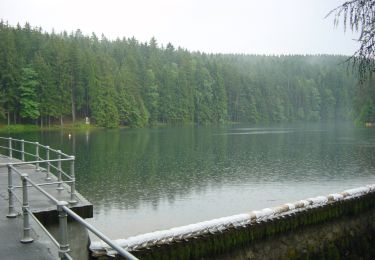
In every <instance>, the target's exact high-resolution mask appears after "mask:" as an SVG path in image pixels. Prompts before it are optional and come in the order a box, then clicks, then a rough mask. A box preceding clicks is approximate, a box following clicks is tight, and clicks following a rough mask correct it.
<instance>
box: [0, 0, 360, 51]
mask: <svg viewBox="0 0 375 260" xmlns="http://www.w3.org/2000/svg"><path fill="white" fill-rule="evenodd" d="M342 2H344V1H343V0H132V1H131V0H105V1H104V0H103V1H100V0H0V18H1V19H3V20H4V21H8V22H9V24H11V25H16V24H17V23H20V24H22V25H23V24H24V23H25V22H29V23H30V24H31V25H32V26H41V27H42V28H43V29H44V30H46V31H51V30H52V28H54V29H55V31H56V32H60V31H63V30H66V31H68V32H71V31H75V30H76V29H78V28H79V29H81V30H82V31H83V33H84V34H86V35H90V34H91V32H95V33H96V34H97V35H98V36H100V35H101V34H102V33H104V34H105V35H106V36H107V38H109V39H115V38H117V37H120V38H122V37H132V36H134V37H135V38H136V39H138V40H139V41H141V42H144V41H149V39H150V38H151V37H152V36H154V37H155V38H156V39H157V40H158V42H159V44H164V45H165V44H166V43H168V42H171V43H172V44H173V45H174V46H176V47H177V46H181V47H183V48H187V49H188V50H191V51H196V50H199V51H204V52H208V53H247V54H252V53H257V54H282V53H283V54H289V53H292V54H318V53H325V54H348V55H350V54H352V53H353V52H354V50H355V49H356V47H357V46H358V44H357V43H356V42H355V41H353V39H354V38H356V37H355V35H353V34H352V33H351V32H346V33H344V31H343V29H342V28H336V29H335V28H334V26H333V17H331V18H327V19H324V17H325V15H326V14H327V13H328V12H329V11H330V10H331V9H333V8H334V7H336V6H338V5H339V4H340V3H342Z"/></svg>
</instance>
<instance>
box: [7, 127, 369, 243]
mask: <svg viewBox="0 0 375 260" xmlns="http://www.w3.org/2000/svg"><path fill="white" fill-rule="evenodd" d="M68 133H69V132H60V131H56V132H40V133H22V134H17V135H12V136H13V137H21V138H24V139H28V140H38V141H39V142H40V143H42V144H48V145H50V146H51V147H53V148H58V149H61V150H63V151H64V152H66V153H69V154H75V155H76V177H77V189H78V190H79V192H80V193H81V194H82V195H84V196H85V197H86V198H88V199H89V200H90V201H91V202H92V203H93V204H94V219H92V220H90V222H91V223H94V224H95V225H96V226H97V227H98V228H99V229H101V230H102V231H103V232H104V233H106V234H108V235H109V236H110V237H111V238H113V239H117V238H125V237H128V236H131V235H136V234H140V233H145V232H151V231H155V230H160V229H166V228H171V227H174V226H179V225H185V224H191V223H195V222H198V221H204V220H209V219H212V218H218V217H224V216H230V215H233V214H237V213H244V212H248V211H251V210H256V209H262V208H265V207H270V206H276V205H279V204H282V203H285V202H292V201H295V200H300V199H304V198H308V197H310V196H318V195H325V194H329V193H332V192H337V191H342V190H344V189H348V188H352V187H357V186H361V185H365V184H369V183H375V153H374V150H375V128H370V129H364V128H354V127H352V126H351V125H349V124H336V125H311V124H309V125H292V126H274V127H270V126H266V127H250V126H226V127H201V128H195V127H176V128H160V129H120V130H118V129H116V130H92V131H89V132H85V131H77V132H70V133H71V134H72V138H71V139H69V138H68Z"/></svg>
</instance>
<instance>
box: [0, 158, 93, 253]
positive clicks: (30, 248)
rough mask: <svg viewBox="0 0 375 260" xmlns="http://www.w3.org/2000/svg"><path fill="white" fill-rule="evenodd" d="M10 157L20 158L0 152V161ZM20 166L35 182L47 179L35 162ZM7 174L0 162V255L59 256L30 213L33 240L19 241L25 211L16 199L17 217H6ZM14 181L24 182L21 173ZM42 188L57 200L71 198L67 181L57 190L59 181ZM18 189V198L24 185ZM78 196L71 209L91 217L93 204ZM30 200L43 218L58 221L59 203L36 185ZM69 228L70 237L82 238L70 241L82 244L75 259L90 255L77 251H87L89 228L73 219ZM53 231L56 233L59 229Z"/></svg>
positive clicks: (35, 211)
mask: <svg viewBox="0 0 375 260" xmlns="http://www.w3.org/2000/svg"><path fill="white" fill-rule="evenodd" d="M9 161H12V162H16V161H18V160H16V159H10V158H8V157H6V156H3V155H0V165H1V164H3V163H7V162H9ZM17 168H18V169H20V170H21V172H22V173H27V174H28V175H29V177H30V179H31V180H33V181H34V182H36V183H45V182H46V181H45V172H43V171H36V170H35V167H34V166H33V165H23V166H17ZM7 174H8V172H7V167H6V166H0V259H17V260H18V259H31V260H33V259H59V258H58V251H57V248H56V246H55V245H54V244H53V243H52V241H51V240H50V239H49V238H48V237H47V235H46V234H45V233H44V231H43V230H42V229H41V228H40V227H39V225H38V224H37V223H36V222H34V220H33V219H32V218H31V217H30V221H31V228H32V230H31V236H32V238H33V239H34V242H32V243H30V244H22V243H20V239H21V237H22V214H21V205H20V204H19V203H18V202H17V201H16V200H15V206H16V207H15V209H16V211H17V213H18V216H17V217H16V218H10V219H9V218H6V215H7V213H8V190H7V188H8V175H7ZM56 179H57V178H56V177H54V176H52V180H51V181H52V182H54V181H56ZM13 185H15V186H16V185H21V180H20V177H19V176H18V174H16V173H14V174H13ZM43 189H45V190H46V191H47V192H48V193H50V194H51V195H52V196H54V197H55V198H56V199H58V200H65V201H68V200H69V199H70V189H69V186H68V185H64V190H57V189H56V185H51V186H44V187H43ZM16 193H17V196H18V198H19V199H22V189H17V190H16ZM76 199H77V200H78V203H77V204H74V205H70V206H72V209H73V210H74V211H75V212H76V213H78V214H79V215H81V217H83V218H88V217H92V214H93V213H92V212H93V206H92V204H91V203H89V202H88V201H87V200H86V199H84V198H83V197H82V196H81V195H80V194H79V193H77V197H76ZM29 200H30V209H31V210H32V211H33V212H34V213H35V215H36V216H37V217H38V218H39V219H40V221H41V222H43V223H48V224H51V223H56V222H57V221H58V217H57V211H56V206H55V205H54V203H53V202H51V201H50V200H49V199H48V198H47V197H45V196H44V195H43V194H41V193H40V192H39V191H37V190H36V189H35V188H32V187H30V188H29ZM68 228H69V231H70V234H69V236H70V238H73V237H76V238H79V241H76V243H75V242H74V241H73V240H71V242H70V243H71V245H72V246H73V248H74V244H76V245H77V246H79V247H81V250H76V252H74V253H73V254H74V255H75V256H78V255H79V257H76V258H75V259H87V258H86V257H84V256H83V255H84V254H83V253H82V254H78V255H77V252H79V251H85V252H86V251H87V250H86V248H87V245H86V243H88V236H87V231H86V230H82V228H80V227H77V225H76V224H74V222H69V225H68ZM52 229H53V228H52ZM80 231H82V232H80ZM77 232H78V233H80V234H79V236H78V235H77ZM53 233H54V235H56V232H53ZM55 237H56V236H55ZM83 237H85V238H83ZM83 240H84V241H83ZM86 254H87V253H86ZM81 256H82V257H81Z"/></svg>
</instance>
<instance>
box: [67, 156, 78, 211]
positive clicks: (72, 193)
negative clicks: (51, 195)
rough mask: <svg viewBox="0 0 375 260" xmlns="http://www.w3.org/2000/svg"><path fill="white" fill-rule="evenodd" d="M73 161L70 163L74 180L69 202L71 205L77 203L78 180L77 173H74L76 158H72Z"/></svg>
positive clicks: (71, 175)
mask: <svg viewBox="0 0 375 260" xmlns="http://www.w3.org/2000/svg"><path fill="white" fill-rule="evenodd" d="M70 158H71V159H72V160H71V161H70V178H71V180H72V182H71V183H70V200H69V203H70V204H75V203H77V200H76V196H75V195H76V194H75V193H76V178H75V172H74V161H75V157H74V156H71V157H70Z"/></svg>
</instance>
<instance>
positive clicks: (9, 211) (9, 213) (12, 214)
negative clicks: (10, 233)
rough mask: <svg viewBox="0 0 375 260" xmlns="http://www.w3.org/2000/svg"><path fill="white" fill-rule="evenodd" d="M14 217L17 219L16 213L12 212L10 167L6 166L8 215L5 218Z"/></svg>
mask: <svg viewBox="0 0 375 260" xmlns="http://www.w3.org/2000/svg"><path fill="white" fill-rule="evenodd" d="M15 217H17V213H16V211H15V210H14V194H13V176H12V167H11V166H10V165H9V164H8V215H7V218H15Z"/></svg>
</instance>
